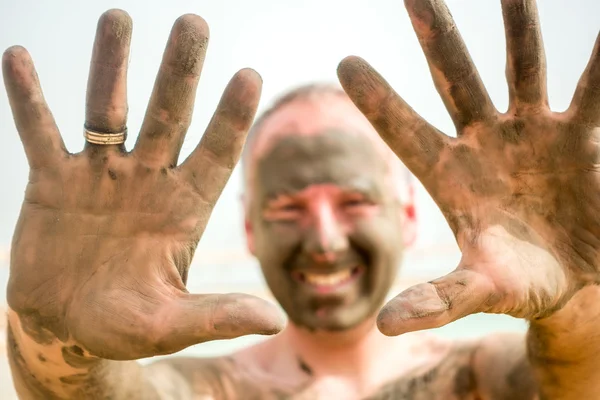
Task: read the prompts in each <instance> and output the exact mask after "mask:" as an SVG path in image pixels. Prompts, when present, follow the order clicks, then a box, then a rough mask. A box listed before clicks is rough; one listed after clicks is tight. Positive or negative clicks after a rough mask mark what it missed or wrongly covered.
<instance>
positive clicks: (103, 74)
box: [85, 10, 132, 146]
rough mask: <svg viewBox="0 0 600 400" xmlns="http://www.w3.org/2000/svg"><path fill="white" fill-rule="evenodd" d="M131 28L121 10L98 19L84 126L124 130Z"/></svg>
mask: <svg viewBox="0 0 600 400" xmlns="http://www.w3.org/2000/svg"><path fill="white" fill-rule="evenodd" d="M131 30H132V21H131V18H130V17H129V15H128V14H127V13H126V12H125V11H122V10H109V11H107V12H105V13H104V14H102V16H101V17H100V19H99V20H98V26H97V29H96V39H95V41H94V48H93V51H92V61H91V63H90V74H89V77H88V86H87V95H86V105H85V127H86V129H89V130H91V131H94V132H97V133H105V134H110V133H120V132H123V131H124V130H125V126H126V124H127V66H128V60H129V48H130V43H131ZM86 145H88V146H97V145H91V144H89V143H86ZM120 146H122V145H120Z"/></svg>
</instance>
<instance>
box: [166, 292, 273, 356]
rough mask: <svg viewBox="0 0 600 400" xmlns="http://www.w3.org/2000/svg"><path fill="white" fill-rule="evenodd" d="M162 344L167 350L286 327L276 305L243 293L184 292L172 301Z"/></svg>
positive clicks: (265, 332) (265, 333)
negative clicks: (184, 293)
mask: <svg viewBox="0 0 600 400" xmlns="http://www.w3.org/2000/svg"><path fill="white" fill-rule="evenodd" d="M168 314H169V315H168V316H166V318H165V319H166V320H165V323H164V324H163V328H164V329H163V330H161V331H162V333H163V334H162V335H161V336H162V338H163V339H162V340H161V342H162V343H161V346H160V347H163V346H164V350H167V351H168V352H169V353H171V352H175V351H179V350H182V349H184V348H186V347H189V346H191V345H194V344H197V343H203V342H208V341H211V340H220V339H233V338H236V337H239V336H244V335H273V334H276V333H278V332H279V331H281V330H282V329H283V327H284V326H285V317H284V315H283V313H282V312H281V311H280V309H279V308H277V306H275V305H274V304H272V303H270V302H268V301H266V300H263V299H260V298H258V297H255V296H250V295H246V294H238V293H230V294H208V295H207V294H204V295H200V294H186V295H185V296H183V297H182V298H180V299H178V300H177V301H175V302H173V303H172V306H171V307H170V309H169V313H168Z"/></svg>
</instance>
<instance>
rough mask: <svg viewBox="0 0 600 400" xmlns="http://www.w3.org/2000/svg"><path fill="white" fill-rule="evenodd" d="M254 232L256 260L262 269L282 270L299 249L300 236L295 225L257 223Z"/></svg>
mask: <svg viewBox="0 0 600 400" xmlns="http://www.w3.org/2000/svg"><path fill="white" fill-rule="evenodd" d="M257 226H258V227H259V229H258V230H257V231H256V232H255V248H256V258H258V260H259V261H260V263H261V265H262V266H263V268H267V269H274V268H277V269H283V266H284V264H285V263H286V261H287V260H288V259H289V258H290V257H291V255H292V254H294V253H295V252H296V251H297V249H298V248H299V247H300V241H301V235H300V231H299V228H298V227H297V225H296V224H295V223H281V222H278V223H270V222H265V221H260V222H258V225H257Z"/></svg>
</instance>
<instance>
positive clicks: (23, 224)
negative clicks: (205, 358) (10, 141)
mask: <svg viewBox="0 0 600 400" xmlns="http://www.w3.org/2000/svg"><path fill="white" fill-rule="evenodd" d="M130 37H131V20H130V18H129V16H128V15H127V14H125V13H124V12H122V11H118V10H112V11H109V12H107V13H105V14H104V15H103V16H102V17H101V19H100V22H99V24H98V32H97V35H96V42H95V46H94V52H93V56H92V65H91V70H90V77H89V83H88V95H87V107H86V127H87V128H88V129H91V130H94V131H99V132H105V133H113V132H119V131H122V130H123V129H124V127H125V124H126V116H127V102H126V70H127V60H128V54H129V43H130ZM207 42H208V27H207V25H206V23H205V22H204V21H203V20H202V19H201V18H200V17H197V16H193V15H186V16H183V17H181V18H180V19H178V20H177V22H176V23H175V25H174V26H173V30H172V32H171V36H170V38H169V42H168V44H167V47H166V50H165V53H164V57H163V61H162V65H161V67H160V70H159V73H158V76H157V79H156V83H155V87H154V91H153V93H152V97H151V99H150V103H149V106H148V110H147V113H146V117H145V120H144V123H143V125H142V129H141V132H140V135H139V137H138V141H137V143H136V145H135V148H134V149H133V150H132V151H130V152H127V151H126V150H125V148H124V147H123V145H97V144H90V143H86V147H85V149H84V150H83V151H82V152H80V153H77V154H69V153H68V152H67V151H66V149H65V147H64V144H63V141H62V139H61V136H60V133H59V132H58V129H57V127H56V124H55V122H54V120H53V117H52V114H51V113H50V111H49V110H48V107H47V105H46V104H45V101H44V99H43V95H42V92H41V89H40V86H39V82H38V81H37V76H36V73H35V70H34V68H33V63H32V61H31V58H30V57H29V55H28V54H27V52H26V51H25V50H24V49H22V48H19V47H14V48H11V49H9V50H7V51H6V53H5V55H4V58H3V72H4V78H5V84H6V87H7V92H8V94H9V98H10V103H11V107H12V110H13V115H14V117H15V122H16V125H17V129H18V131H19V134H20V136H21V139H22V141H23V144H24V147H25V151H26V154H27V158H28V161H29V164H30V167H31V172H30V179H29V182H28V185H27V189H26V194H25V199H24V202H23V206H22V210H21V215H20V218H19V221H18V225H17V227H16V230H15V234H14V239H13V246H12V256H11V270H10V281H9V285H8V302H9V306H10V307H11V309H12V310H14V311H15V312H16V313H17V314H18V315H19V317H20V319H21V321H22V324H23V326H24V328H25V329H26V331H27V332H29V333H31V334H32V335H33V336H34V337H35V338H36V340H38V341H43V340H45V337H57V338H58V339H60V340H61V341H63V342H66V341H70V342H71V343H75V344H76V345H78V346H80V347H81V348H83V349H84V350H86V351H88V352H89V353H91V354H92V355H95V356H99V357H103V358H108V359H138V358H141V357H148V356H153V355H157V354H167V353H173V352H175V351H178V350H181V349H183V348H185V347H187V346H190V345H192V344H195V343H199V342H204V341H207V340H214V339H223V338H231V337H236V336H240V335H245V334H255V333H263V334H271V333H275V332H277V331H278V330H279V329H280V328H281V319H280V315H279V313H278V311H277V310H276V309H275V308H274V306H271V305H269V304H268V303H266V302H264V301H262V300H260V299H258V298H254V297H251V296H247V295H240V294H229V295H207V294H190V293H188V292H187V290H186V288H185V283H186V278H187V272H188V268H189V266H190V263H191V260H192V256H193V254H194V250H195V249H196V246H197V244H198V241H199V240H200V237H201V235H202V233H203V231H204V228H205V227H206V224H207V223H208V219H209V216H210V213H211V211H212V208H213V206H214V204H215V202H216V201H217V199H218V197H219V195H220V193H221V190H222V189H223V187H224V185H225V184H226V182H227V180H228V178H229V175H230V173H231V171H232V169H233V167H234V166H235V164H236V162H237V160H238V158H239V154H240V152H241V149H242V146H243V143H244V140H245V136H246V132H247V130H248V128H249V126H250V124H251V123H252V119H253V117H254V114H255V111H256V107H257V104H258V100H259V97H260V90H261V80H260V77H259V76H258V75H257V74H256V73H255V72H254V71H251V70H242V71H240V72H238V73H237V74H236V75H235V76H234V77H233V79H232V80H231V82H230V83H229V85H228V87H227V88H226V89H225V92H224V94H223V97H222V99H221V102H220V104H219V106H218V107H217V110H216V112H215V114H214V116H213V119H212V120H211V122H210V124H209V126H208V128H207V131H206V133H205V134H204V136H203V138H202V140H201V142H200V144H199V145H198V147H197V148H196V149H195V150H194V151H193V152H192V153H191V155H190V156H189V157H188V158H187V159H186V160H185V162H183V163H182V164H181V165H179V166H178V165H177V159H178V155H179V151H180V147H181V144H182V142H183V138H184V135H185V133H186V131H187V128H188V126H189V124H190V121H191V115H192V109H193V105H194V98H195V93H196V87H197V85H198V80H199V77H200V71H201V69H202V63H203V60H204V55H205V52H206V45H207Z"/></svg>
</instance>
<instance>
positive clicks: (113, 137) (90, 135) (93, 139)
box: [83, 128, 127, 145]
mask: <svg viewBox="0 0 600 400" xmlns="http://www.w3.org/2000/svg"><path fill="white" fill-rule="evenodd" d="M83 136H84V137H85V140H87V141H88V142H90V143H94V144H103V145H109V144H121V143H125V139H127V128H125V130H123V132H119V133H101V132H94V131H91V130H89V129H87V128H83Z"/></svg>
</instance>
